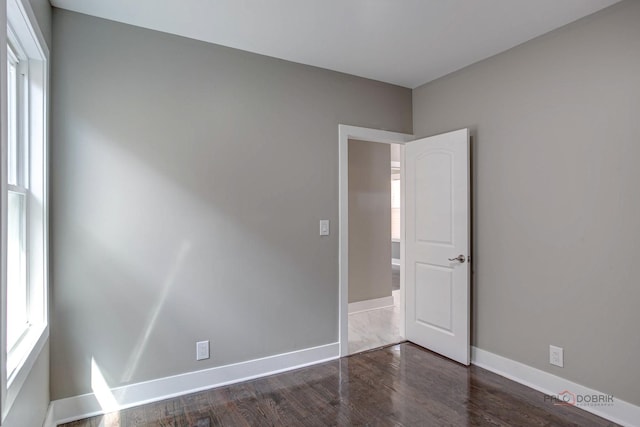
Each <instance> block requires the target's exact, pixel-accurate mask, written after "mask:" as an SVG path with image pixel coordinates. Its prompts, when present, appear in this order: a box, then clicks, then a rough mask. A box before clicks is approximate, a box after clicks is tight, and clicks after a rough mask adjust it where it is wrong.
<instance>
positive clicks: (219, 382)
mask: <svg viewBox="0 0 640 427" xmlns="http://www.w3.org/2000/svg"><path fill="white" fill-rule="evenodd" d="M339 350H340V349H339V344H338V343H332V344H326V345H322V346H318V347H313V348H307V349H304V350H297V351H292V352H289V353H283V354H278V355H275V356H269V357H264V358H262V359H255V360H249V361H247V362H240V363H234V364H232V365H225V366H219V367H215V368H210V369H204V370H202V371H196V372H189V373H186V374H180V375H174V376H171V377H165V378H159V379H156V380H151V381H145V382H141V383H137V384H130V385H127V386H122V387H117V388H114V389H111V390H110V392H111V394H112V395H113V398H114V400H115V404H116V407H115V408H114V407H112V408H109V410H108V411H105V410H103V408H102V407H101V406H100V403H99V402H98V399H97V398H96V395H95V394H94V393H89V394H83V395H80V396H73V397H69V398H66V399H59V400H54V401H52V402H51V404H50V406H49V411H48V412H47V418H46V420H45V423H44V427H54V426H56V425H57V424H60V423H65V422H70V421H75V420H78V419H82V418H87V417H91V416H94V415H101V414H104V413H105V412H111V411H113V410H121V409H126V408H130V407H132V406H137V405H143V404H146V403H150V402H156V401H159V400H163V399H169V398H172V397H176V396H180V395H184V394H187V393H194V392H197V391H202V390H207V389H210V388H214V387H219V386H223V385H228V384H233V383H237V382H241V381H247V380H251V379H254V378H259V377H264V376H267V375H273V374H277V373H279V372H285V371H289V370H292V369H297V368H302V367H304V366H309V365H314V364H317V363H322V362H326V361H329V360H333V359H337V358H338V357H339Z"/></svg>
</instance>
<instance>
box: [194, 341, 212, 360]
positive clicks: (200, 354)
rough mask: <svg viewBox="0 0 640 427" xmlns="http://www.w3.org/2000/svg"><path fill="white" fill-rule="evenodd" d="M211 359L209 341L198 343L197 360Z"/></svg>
mask: <svg viewBox="0 0 640 427" xmlns="http://www.w3.org/2000/svg"><path fill="white" fill-rule="evenodd" d="M208 358H209V341H198V342H197V343H196V360H204V359H208Z"/></svg>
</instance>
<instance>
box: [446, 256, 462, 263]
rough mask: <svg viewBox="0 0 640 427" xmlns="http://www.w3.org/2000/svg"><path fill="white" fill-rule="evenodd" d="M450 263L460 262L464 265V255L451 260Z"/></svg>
mask: <svg viewBox="0 0 640 427" xmlns="http://www.w3.org/2000/svg"><path fill="white" fill-rule="evenodd" d="M449 261H458V262H459V263H460V264H462V263H464V255H462V254H460V255H458V256H457V257H455V258H449Z"/></svg>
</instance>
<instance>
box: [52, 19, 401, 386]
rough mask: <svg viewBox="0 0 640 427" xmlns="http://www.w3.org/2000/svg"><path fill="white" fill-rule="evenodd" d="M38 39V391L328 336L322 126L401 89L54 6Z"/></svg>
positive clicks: (326, 131) (240, 356) (331, 185)
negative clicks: (42, 324)
mask: <svg viewBox="0 0 640 427" xmlns="http://www.w3.org/2000/svg"><path fill="white" fill-rule="evenodd" d="M53 47H54V51H55V56H54V61H53V99H54V100H55V103H54V108H53V117H52V123H51V125H52V140H53V146H52V150H51V162H52V164H53V165H55V167H53V168H52V183H51V184H52V188H51V191H52V202H53V204H52V218H51V220H52V222H51V225H52V227H51V228H52V240H51V241H52V248H51V255H52V265H53V270H52V275H53V289H54V291H53V307H52V319H53V320H52V340H51V378H52V398H53V399H59V398H63V397H67V396H72V395H77V394H81V393H87V392H90V391H91V390H90V385H89V382H90V362H91V359H92V358H95V361H96V363H97V364H98V365H99V366H100V367H101V368H102V371H103V374H104V376H105V378H106V380H107V382H108V384H109V385H110V386H112V387H115V386H119V385H123V384H127V383H132V382H139V381H145V380H149V379H153V378H159V377H164V376H167V375H174V374H179V373H183V372H188V371H194V370H199V369H204V368H209V367H212V366H218V365H225V364H229V363H233V362H239V361H244V360H250V359H255V358H259V357H264V356H268V355H273V354H279V353H283V352H288V351H292V350H297V349H303V348H308V347H313V346H317V345H322V344H327V343H332V342H336V341H337V339H338V239H337V230H338V124H339V123H345V124H350V125H357V126H365V127H374V128H386V129H392V130H395V131H400V132H410V131H411V129H412V124H411V91H410V90H408V89H404V88H400V87H396V86H391V85H388V84H383V83H379V82H375V81H371V80H366V79H362V78H357V77H353V76H348V75H345V74H339V73H335V72H330V71H326V70H322V69H318V68H313V67H309V66H303V65H298V64H293V63H289V62H285V61H282V60H277V59H272V58H267V57H263V56H259V55H255V54H251V53H246V52H241V51H237V50H233V49H229V48H224V47H220V46H215V45H211V44H206V43H202V42H198V41H194V40H190V39H186V38H181V37H176V36H173V35H168V34H163V33H159V32H155V31H151V30H145V29H141V28H137V27H133V26H127V25H124V24H118V23H114V22H111V21H106V20H101V19H97V18H93V17H89V16H85V15H80V14H76V13H71V12H65V11H61V10H59V9H54V22H53ZM320 219H329V220H331V224H332V227H331V236H329V237H328V238H327V237H322V238H321V237H320V236H319V235H318V221H319V220H320ZM197 340H211V343H212V355H213V357H212V358H211V359H210V360H208V361H202V362H196V361H195V342H196V341H197Z"/></svg>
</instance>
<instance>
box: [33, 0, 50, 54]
mask: <svg viewBox="0 0 640 427" xmlns="http://www.w3.org/2000/svg"><path fill="white" fill-rule="evenodd" d="M29 3H30V4H31V8H32V9H33V13H34V14H35V15H36V20H37V21H38V26H39V27H40V31H42V35H43V36H44V39H45V41H46V42H47V45H48V47H49V49H51V13H52V8H51V4H49V0H29Z"/></svg>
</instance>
